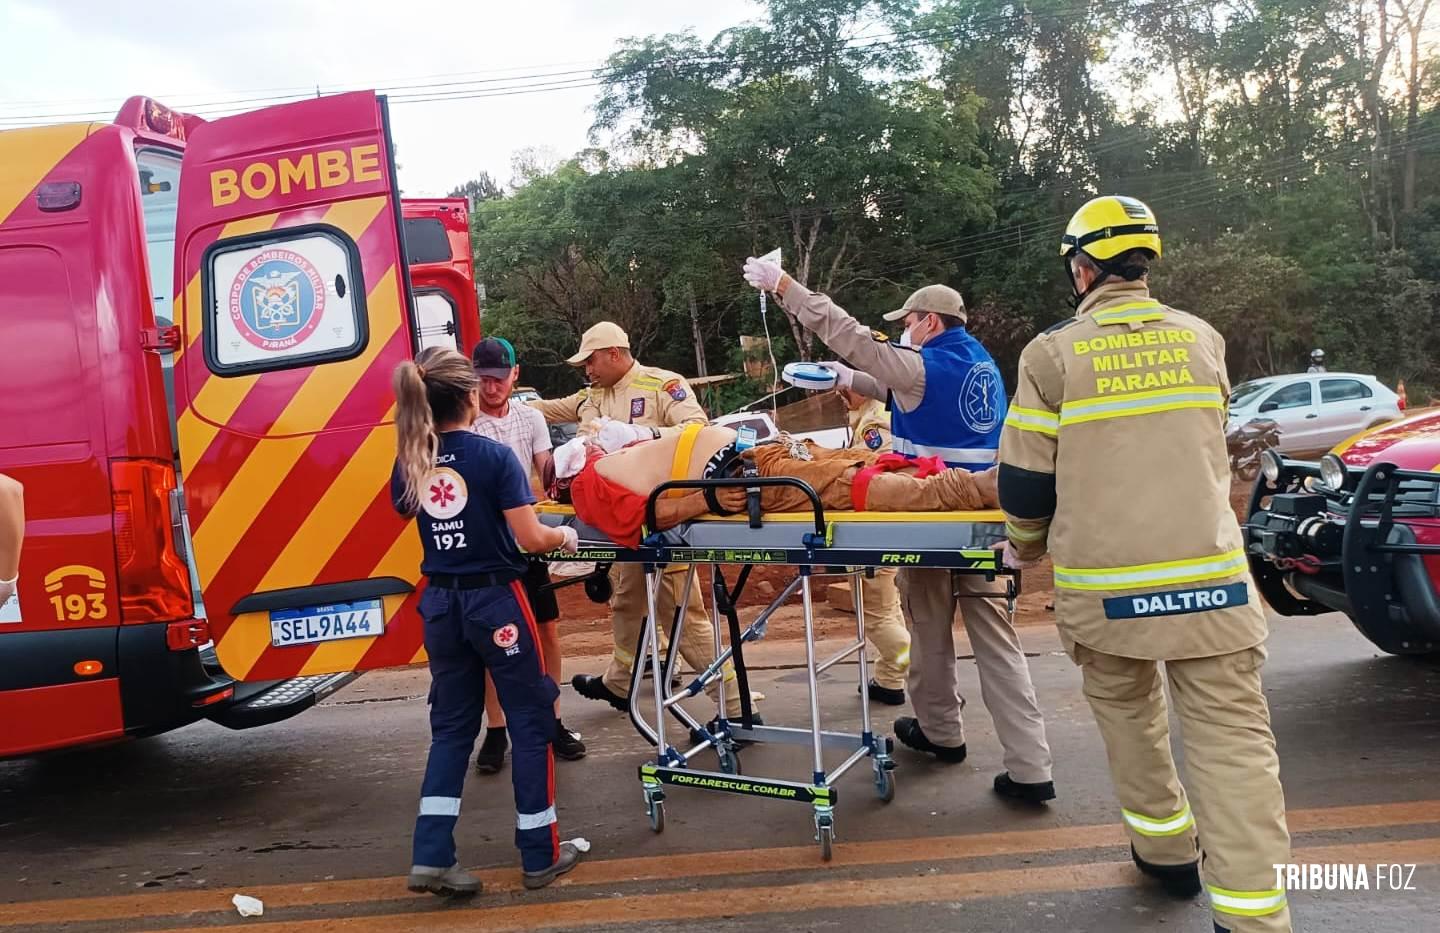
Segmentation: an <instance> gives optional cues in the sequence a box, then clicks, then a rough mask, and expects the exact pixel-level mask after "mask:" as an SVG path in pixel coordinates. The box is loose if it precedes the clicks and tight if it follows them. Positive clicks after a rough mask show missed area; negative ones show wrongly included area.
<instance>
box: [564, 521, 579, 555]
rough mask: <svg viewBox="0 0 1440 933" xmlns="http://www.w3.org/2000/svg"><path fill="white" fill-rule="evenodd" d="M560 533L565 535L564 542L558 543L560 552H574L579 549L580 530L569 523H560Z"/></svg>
mask: <svg viewBox="0 0 1440 933" xmlns="http://www.w3.org/2000/svg"><path fill="white" fill-rule="evenodd" d="M560 533H561V534H562V535H564V536H565V543H564V544H562V545H560V553H561V554H574V553H575V552H576V551H578V550H580V532H578V531H576V530H575V529H574V528H571V527H570V526H569V525H561V526H560Z"/></svg>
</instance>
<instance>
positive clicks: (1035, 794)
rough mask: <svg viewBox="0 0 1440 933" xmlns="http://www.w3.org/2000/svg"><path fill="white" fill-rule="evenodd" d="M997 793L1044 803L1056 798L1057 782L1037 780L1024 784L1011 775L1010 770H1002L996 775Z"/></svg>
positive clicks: (1012, 798) (1026, 800)
mask: <svg viewBox="0 0 1440 933" xmlns="http://www.w3.org/2000/svg"><path fill="white" fill-rule="evenodd" d="M995 793H997V794H999V795H1000V796H1001V797H1009V798H1010V799H1011V800H1023V801H1024V802H1025V803H1044V802H1045V801H1047V800H1054V799H1055V782H1054V781H1037V782H1035V783H1034V784H1022V783H1021V782H1020V781H1017V780H1015V779H1014V778H1012V777H1010V772H1008V771H1002V772H1001V773H999V774H997V775H995Z"/></svg>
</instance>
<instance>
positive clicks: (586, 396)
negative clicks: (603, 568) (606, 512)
mask: <svg viewBox="0 0 1440 933" xmlns="http://www.w3.org/2000/svg"><path fill="white" fill-rule="evenodd" d="M612 326H613V325H612ZM616 330H617V331H618V330H619V328H616ZM622 333H623V332H622ZM530 404H531V405H533V406H534V407H536V408H538V409H540V413H541V414H543V415H544V416H545V420H546V421H547V422H549V423H551V424H555V423H563V422H568V421H578V422H579V423H580V424H581V425H584V424H587V423H589V422H591V421H594V420H595V419H596V418H601V417H608V418H612V419H614V420H616V421H624V422H628V423H630V424H638V425H641V426H642V427H648V428H654V429H656V430H657V431H658V432H659V434H660V435H662V436H663V435H667V434H672V433H679V432H680V431H681V430H683V429H684V426H685V425H687V424H706V423H708V422H709V420H710V419H709V418H707V417H706V415H705V409H703V408H701V407H700V403H699V402H698V401H697V400H696V399H695V393H694V392H693V391H692V390H691V389H690V385H689V383H687V382H686V381H685V379H684V377H683V376H680V375H679V374H677V373H672V372H670V371H669V370H667V369H659V368H657V367H654V366H641V365H640V364H639V363H638V362H637V363H636V364H635V365H634V366H632V367H631V368H630V371H629V372H627V373H626V374H625V375H624V376H622V377H621V378H620V380H619V381H618V382H616V383H615V385H613V386H611V387H610V388H608V389H602V388H599V387H596V386H592V387H589V388H585V389H581V390H580V391H579V392H576V393H575V394H574V395H569V396H566V397H565V398H561V399H546V400H540V401H533V402H531V403H530ZM688 569H689V567H688V565H684V564H680V565H672V566H670V567H668V568H667V569H666V573H665V580H664V582H663V583H662V584H661V586H660V589H659V592H658V593H657V594H656V611H657V612H658V613H659V617H660V623H661V625H660V632H661V637H662V639H663V638H664V633H665V632H668V631H669V628H670V623H671V620H673V619H674V618H675V604H676V603H677V602H679V601H680V599H681V597H682V596H683V595H684V589H685V572H686V571H687V570H688ZM610 579H611V581H612V584H613V585H614V593H613V594H612V595H611V597H610V624H611V627H612V629H613V635H614V640H615V651H614V655H613V657H612V658H611V660H610V666H609V667H608V668H606V670H605V675H604V682H605V686H606V687H607V688H609V690H610V691H611V692H612V693H614V694H615V695H617V696H621V697H624V696H629V695H630V671H631V668H632V667H634V664H635V648H636V646H637V645H638V644H639V642H640V633H641V631H642V630H643V629H644V622H645V570H644V568H643V567H641V566H640V565H639V564H614V565H613V566H611V568H610ZM704 596H705V593H704V588H703V587H702V585H701V582H700V580H698V579H697V580H696V581H695V584H694V586H693V587H692V588H691V590H690V601H689V603H688V604H687V605H686V609H685V625H684V628H683V629H682V630H681V633H680V655H681V657H683V658H684V659H685V661H686V662H687V663H688V664H689V665H690V667H691V668H692V669H693V670H696V671H702V670H704V669H705V668H706V667H708V666H709V664H710V662H711V661H713V660H715V630H714V623H713V622H712V621H711V619H710V616H709V614H708V613H706V611H705V600H704ZM734 677H735V673H734V671H733V670H732V669H730V668H727V669H726V672H725V679H726V681H727V684H730V683H733V680H734ZM725 700H726V715H727V716H735V717H738V716H739V715H740V695H739V693H738V692H737V691H736V690H734V689H728V688H727V690H726V693H725Z"/></svg>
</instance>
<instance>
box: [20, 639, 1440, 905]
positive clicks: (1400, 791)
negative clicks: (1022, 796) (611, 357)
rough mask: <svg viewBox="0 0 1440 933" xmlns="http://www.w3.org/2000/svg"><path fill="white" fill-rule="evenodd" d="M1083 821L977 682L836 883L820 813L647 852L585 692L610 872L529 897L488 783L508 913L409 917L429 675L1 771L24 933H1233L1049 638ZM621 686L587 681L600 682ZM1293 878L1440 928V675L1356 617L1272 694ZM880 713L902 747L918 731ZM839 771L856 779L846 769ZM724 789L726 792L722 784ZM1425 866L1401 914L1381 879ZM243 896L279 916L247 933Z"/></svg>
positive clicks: (1040, 663) (1395, 894) (488, 834)
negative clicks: (1017, 759) (1337, 882)
mask: <svg viewBox="0 0 1440 933" xmlns="http://www.w3.org/2000/svg"><path fill="white" fill-rule="evenodd" d="M1023 637H1024V640H1025V642H1026V646H1027V648H1028V649H1029V650H1030V651H1031V652H1032V655H1033V656H1032V659H1031V665H1032V670H1033V672H1034V676H1035V680H1036V683H1037V687H1038V690H1039V693H1040V699H1041V703H1042V706H1043V708H1044V710H1045V713H1046V716H1047V721H1048V725H1049V730H1050V740H1051V744H1052V746H1053V748H1054V751H1055V757H1056V762H1057V773H1056V782H1057V789H1058V791H1059V794H1060V797H1059V799H1058V800H1057V801H1056V802H1055V803H1054V804H1053V805H1052V806H1050V807H1048V808H1042V809H1039V810H1030V809H1017V808H1015V807H1013V806H1010V805H1007V804H1006V803H1005V802H1004V801H1001V800H999V799H997V798H995V797H994V795H993V794H992V793H991V791H990V789H989V788H990V781H991V777H992V775H993V774H994V773H995V772H997V771H999V770H1000V764H999V762H1000V751H999V747H998V745H997V744H996V742H995V739H994V734H993V732H992V730H991V726H990V721H989V718H988V716H987V714H986V713H985V711H984V707H983V705H982V704H981V703H980V701H979V689H978V685H977V682H976V677H975V668H974V665H973V663H969V662H967V663H966V664H964V665H963V667H962V671H963V678H964V688H965V692H966V694H967V696H969V697H970V704H969V706H968V708H967V725H968V729H969V733H970V734H969V747H970V758H969V760H968V761H966V762H965V763H964V764H962V765H957V766H946V765H940V764H938V763H935V762H933V761H929V760H926V759H924V758H922V757H918V756H915V755H912V754H908V753H907V752H906V751H905V750H903V749H901V750H898V751H897V759H898V761H899V765H900V768H899V770H898V771H897V778H898V785H899V786H898V794H897V796H896V799H895V800H894V802H893V803H890V804H884V803H881V802H880V801H879V800H878V799H876V797H875V794H874V792H873V789H872V785H871V782H870V779H869V772H868V770H863V769H862V770H857V771H855V772H852V773H851V774H850V775H847V776H846V777H844V778H842V779H841V780H840V782H839V785H838V786H839V788H840V800H839V806H838V810H837V817H836V831H837V840H836V846H835V859H834V861H833V862H831V863H829V864H825V863H822V862H821V860H820V857H819V851H818V847H817V846H816V845H815V843H814V841H813V834H812V828H811V819H810V812H809V810H808V809H807V808H806V807H804V806H802V805H799V804H795V803H791V802H784V801H768V800H755V799H748V798H737V797H732V796H728V795H720V794H713V793H707V792H704V791H699V790H691V789H684V788H676V789H673V790H672V792H671V794H670V798H669V801H668V803H667V817H668V826H667V828H666V830H665V832H664V833H663V834H660V835H656V834H654V833H652V832H651V831H650V828H649V824H648V822H647V820H646V816H645V811H644V807H643V804H642V802H641V795H640V790H639V782H638V779H637V776H636V766H637V765H639V764H640V763H641V762H642V761H643V760H644V759H645V757H646V754H647V750H648V746H647V745H646V744H645V743H644V742H643V740H641V739H640V738H639V737H638V736H637V735H636V734H635V733H634V731H633V730H632V729H631V727H630V725H629V723H628V722H627V721H626V720H625V719H624V718H622V717H620V716H618V715H616V714H614V713H612V712H610V711H609V710H608V708H607V707H603V706H600V705H599V704H595V703H591V702H588V701H585V700H583V699H581V698H579V697H577V696H576V695H575V694H574V693H573V692H572V691H571V690H570V689H569V687H568V686H567V687H566V688H565V690H564V697H563V701H562V702H563V703H564V705H565V720H566V722H567V723H568V724H570V725H571V726H572V727H574V728H577V729H579V730H580V731H581V732H582V733H583V734H584V737H585V741H586V742H587V743H588V744H589V746H590V749H591V754H590V756H589V757H588V758H587V759H586V760H584V761H581V762H559V763H558V764H557V782H558V793H559V802H560V811H561V833H562V837H564V838H570V837H574V836H580V835H583V836H585V837H586V838H587V839H589V840H590V841H591V843H592V844H593V849H592V851H591V853H590V855H589V858H588V860H587V862H586V863H585V864H584V865H582V866H581V867H580V868H579V869H577V870H576V871H575V872H574V873H573V874H571V875H570V876H568V877H567V878H565V879H562V881H561V882H560V883H557V884H556V885H554V886H552V887H551V888H550V889H547V890H545V891H542V892H538V893H535V892H525V891H523V890H522V889H521V887H520V884H519V874H518V869H517V868H516V857H515V852H514V850H513V848H512V838H513V831H512V829H511V827H512V826H513V825H514V824H513V819H514V818H513V812H514V811H513V802H512V799H511V795H510V787H509V769H508V766H507V769H506V771H504V772H502V774H501V775H499V776H497V777H489V778H477V777H473V776H472V777H471V778H470V779H469V781H468V782H467V787H466V795H465V804H464V812H463V813H462V815H461V823H460V830H459V841H460V845H461V857H462V860H463V861H464V862H465V863H466V864H467V865H471V866H476V867H478V869H479V871H480V874H481V876H482V878H483V879H484V881H485V885H486V891H485V893H484V894H482V895H481V896H480V897H478V898H476V899H474V900H472V901H470V902H468V903H460V904H447V903H445V902H442V901H440V900H439V899H436V898H431V897H420V896H415V895H411V894H409V893H408V892H407V891H406V890H405V887H404V883H403V873H404V872H405V870H406V869H407V867H408V863H409V839H410V831H411V828H412V821H413V818H414V813H415V806H416V798H417V796H418V790H419V783H420V775H421V772H422V770H423V767H424V756H425V750H426V744H427V729H426V721H425V705H424V693H425V688H426V684H427V677H426V674H425V673H424V672H423V671H392V672H380V673H374V674H370V675H367V676H366V677H364V678H362V679H361V680H359V681H358V682H356V683H355V684H353V685H352V686H351V687H349V688H347V689H346V690H344V691H342V692H341V693H340V694H338V695H336V696H335V697H333V698H331V699H330V700H329V701H327V702H326V703H324V704H323V705H322V706H320V707H319V708H317V709H314V710H311V711H310V712H308V713H305V714H303V715H301V716H299V717H297V718H295V719H292V720H290V721H288V722H285V723H282V724H279V725H277V726H272V727H269V728H265V729H257V730H252V731H249V732H238V733H237V732H230V731H227V730H225V729H223V728H220V727H217V726H212V725H210V724H208V723H206V724H199V725H196V726H192V727H190V728H187V729H184V730H181V731H179V732H175V733H172V734H170V735H167V736H162V737H160V738H156V739H150V740H147V741H143V742H136V743H132V744H129V745H125V746H118V747H112V748H108V749H101V750H95V751H89V752H83V753H75V754H69V755H63V756H56V757H51V758H47V759H42V760H34V761H23V762H6V763H0V933H30V931H35V930H54V929H63V930H67V931H73V933H88V931H92V930H93V931H101V930H105V931H111V930H115V931H130V930H174V929H211V928H215V927H224V926H245V927H248V928H254V929H263V930H266V931H270V930H285V931H289V930H296V931H329V930H346V931H361V933H382V931H401V930H432V931H445V930H452V929H453V930H461V929H464V930H475V929H483V930H487V931H501V930H535V929H546V930H576V931H579V930H595V929H606V928H612V929H619V928H624V929H627V930H641V931H682V930H694V929H698V928H702V927H703V928H704V929H706V930H710V931H716V933H732V931H735V933H738V931H747V933H748V931H762V930H779V929H784V930H795V931H821V930H837V931H838V930H843V929H851V928H861V929H863V928H871V929H893V930H959V929H965V930H984V931H991V930H993V931H1003V930H1023V931H1026V933H1040V931H1050V930H1057V931H1059V930H1066V931H1071V930H1094V931H1101V930H1104V931H1132V930H1134V931H1140V930H1145V931H1153V930H1175V931H1196V933H1201V931H1206V933H1208V931H1209V930H1210V929H1211V926H1210V922H1209V919H1208V910H1207V909H1206V907H1205V905H1204V904H1203V902H1202V901H1200V900H1196V901H1194V902H1179V903H1177V902H1174V901H1170V900H1166V899H1164V898H1163V897H1161V896H1160V895H1159V894H1157V893H1156V892H1154V891H1152V890H1150V889H1149V888H1147V887H1146V886H1144V885H1143V884H1141V883H1140V880H1139V876H1138V875H1137V874H1136V872H1135V871H1134V869H1133V868H1132V867H1131V866H1130V864H1129V862H1128V858H1127V850H1126V848H1125V844H1124V836H1123V834H1122V832H1121V831H1120V828H1119V825H1118V822H1117V815H1118V814H1117V809H1116V805H1115V803H1114V801H1113V798H1112V796H1111V793H1110V788H1109V781H1108V777H1107V775H1106V772H1105V763H1104V753H1103V749H1102V748H1101V747H1100V742H1099V738H1098V735H1097V733H1096V731H1095V728H1094V725H1093V723H1092V721H1091V719H1090V714H1089V711H1088V708H1087V707H1086V705H1085V702H1084V699H1083V697H1082V696H1081V695H1080V693H1079V676H1078V672H1077V671H1076V670H1075V669H1074V668H1073V667H1072V666H1071V664H1070V662H1069V661H1068V660H1067V659H1066V658H1065V657H1064V656H1063V654H1061V653H1060V652H1059V651H1058V643H1057V641H1056V639H1055V635H1054V632H1053V630H1052V629H1050V628H1048V627H1044V626H1040V627H1028V628H1026V629H1024V631H1023ZM762 647H767V650H765V651H763V652H758V653H757V655H758V656H757V659H756V662H757V666H758V667H759V668H761V669H758V670H756V671H755V675H754V679H755V685H756V686H757V688H758V689H760V690H761V691H763V692H764V693H765V694H766V697H767V702H766V711H767V720H768V721H769V722H771V723H782V724H793V725H804V724H805V717H806V716H807V704H806V699H805V688H804V678H803V676H802V674H801V672H800V671H799V670H797V669H796V667H795V666H794V665H795V662H796V661H797V660H798V657H799V655H798V648H799V646H798V645H796V644H794V643H789V644H786V643H781V644H778V645H772V646H762ZM598 663H599V662H598V660H597V661H590V662H588V663H587V662H579V661H577V662H575V663H573V664H572V665H571V666H570V668H569V669H570V670H581V669H597V668H596V665H598ZM854 685H855V668H854V666H853V665H852V666H845V665H841V666H839V667H837V668H835V669H833V670H832V671H830V672H828V673H827V675H826V676H825V677H824V680H823V683H822V704H821V708H822V711H823V713H824V715H825V716H826V723H827V727H829V728H847V727H853V726H854V724H855V722H856V720H857V719H858V711H857V709H856V707H857V705H858V704H857V703H856V699H855V686H854ZM1266 688H1267V692H1268V694H1269V697H1270V702H1271V707H1272V712H1273V717H1274V722H1275V730H1276V733H1277V736H1278V739H1279V743H1280V753H1281V761H1282V772H1283V779H1284V783H1285V788H1286V794H1287V805H1288V808H1289V810H1290V813H1291V816H1290V825H1291V829H1292V832H1293V834H1294V844H1295V850H1296V859H1297V861H1304V862H1326V863H1331V862H1333V863H1363V864H1365V865H1367V866H1368V874H1369V878H1370V882H1371V889H1370V890H1360V891H1327V892H1293V893H1292V894H1291V904H1292V909H1293V914H1294V917H1295V922H1296V929H1297V930H1366V931H1374V933H1385V931H1392V930H1393V931H1402V930H1403V931H1405V933H1414V931H1416V930H1426V929H1433V928H1434V927H1435V922H1436V921H1435V918H1436V917H1440V781H1437V774H1440V664H1434V663H1423V662H1416V661H1412V660H1407V659H1398V658H1389V657H1382V656H1379V655H1378V654H1377V653H1376V652H1375V651H1374V650H1372V649H1371V648H1370V647H1369V645H1368V643H1367V642H1365V641H1364V640H1363V639H1362V638H1361V637H1360V636H1359V635H1358V634H1357V633H1355V632H1354V631H1353V630H1352V629H1351V628H1350V627H1349V625H1348V623H1346V622H1345V621H1344V620H1343V619H1338V618H1334V617H1331V618H1324V619H1319V620H1307V621H1292V620H1277V621H1276V622H1275V624H1274V629H1273V635H1272V638H1271V645H1270V662H1269V664H1268V666H1267V669H1266ZM884 709H885V714H884V715H883V716H881V715H878V714H877V725H879V726H880V727H881V728H884V729H886V730H887V731H888V724H889V721H890V718H891V717H892V716H893V714H894V712H895V711H894V710H892V709H890V708H884ZM741 754H742V762H743V769H744V771H745V772H746V773H747V774H758V775H764V776H771V777H783V778H789V779H797V780H805V779H806V778H807V775H808V771H809V766H808V763H807V758H806V753H805V751H804V750H800V749H787V748H781V747H775V746H767V747H761V746H757V747H753V748H749V749H746V750H745V751H743V752H742V753H741ZM831 764H832V765H833V764H834V762H832V763H831ZM707 766H708V765H707ZM1391 864H1396V865H1410V864H1413V865H1415V866H1416V867H1415V868H1414V870H1413V872H1411V871H1410V870H1408V869H1400V870H1399V872H1400V875H1399V877H1398V881H1399V882H1400V885H1401V886H1402V887H1404V886H1407V885H1408V887H1409V888H1410V890H1389V889H1388V888H1389V885H1390V881H1391V880H1392V879H1391V873H1389V872H1388V870H1387V871H1386V872H1385V873H1384V875H1385V877H1384V881H1385V885H1384V889H1379V890H1377V889H1376V883H1375V869H1374V866H1375V865H1391ZM236 893H244V894H249V895H252V896H255V897H259V898H260V899H261V900H262V901H263V902H264V904H265V914H264V916H263V917H261V918H253V919H242V918H240V917H239V915H238V914H237V912H236V911H235V909H234V908H233V907H232V906H231V903H230V900H231V897H232V895H234V894H236Z"/></svg>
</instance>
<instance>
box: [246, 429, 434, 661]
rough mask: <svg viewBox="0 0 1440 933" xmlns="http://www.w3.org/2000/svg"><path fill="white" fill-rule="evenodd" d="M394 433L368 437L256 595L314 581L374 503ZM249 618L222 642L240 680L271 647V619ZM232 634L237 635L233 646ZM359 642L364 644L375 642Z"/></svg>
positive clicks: (375, 433) (385, 476) (387, 431)
mask: <svg viewBox="0 0 1440 933" xmlns="http://www.w3.org/2000/svg"><path fill="white" fill-rule="evenodd" d="M394 413H395V409H394V407H393V406H392V407H391V409H390V411H389V412H387V413H386V416H385V420H386V421H389V420H391V418H393V417H394ZM393 430H394V429H393V428H391V427H390V426H389V425H386V426H384V427H379V428H375V429H374V430H373V431H371V432H370V436H369V437H367V438H366V439H365V442H364V443H363V444H361V445H360V449H359V450H357V451H356V452H355V456H353V457H351V458H350V460H349V462H347V463H346V464H345V467H344V468H343V469H342V470H341V471H340V475H339V476H337V477H336V478H335V481H334V482H333V483H332V484H331V485H330V488H329V489H327V490H326V491H325V494H324V495H322V496H321V497H320V500H319V501H318V502H317V503H316V504H315V508H314V509H313V510H312V511H311V512H310V515H309V517H307V518H306V519H305V523H304V524H303V525H301V526H300V528H299V529H298V530H297V531H296V532H295V535H294V536H293V537H292V538H291V539H290V540H289V542H288V543H286V545H285V549H284V550H283V551H281V552H280V556H279V557H277V558H276V559H275V562H274V563H272V564H271V565H270V567H269V569H268V570H266V571H265V576H264V577H263V578H262V579H261V581H260V584H259V586H257V587H256V589H257V590H258V591H261V592H264V591H265V590H274V589H280V588H282V587H286V586H304V585H305V584H307V583H310V582H312V581H314V579H315V577H316V575H317V574H319V572H320V569H321V568H322V567H324V566H325V563H326V562H327V561H328V560H329V559H330V557H331V555H333V554H334V553H335V548H336V547H337V546H338V545H339V543H340V541H342V540H343V539H344V538H345V537H346V536H347V535H349V534H350V532H351V530H352V529H354V527H355V523H356V522H358V521H359V520H360V516H361V514H363V513H364V511H365V509H366V508H367V507H368V506H369V504H370V501H371V499H373V498H374V496H375V490H376V489H380V488H383V486H384V484H385V482H386V481H387V479H388V474H389V463H390V454H391V453H392V452H393V451H392V446H393V444H394V435H393V433H392V432H393ZM416 566H419V565H418V564H417V565H416ZM392 611H393V610H392ZM248 615H249V614H247V617H244V618H239V619H236V620H235V622H234V624H232V625H231V627H230V630H229V631H227V632H226V633H225V638H224V639H223V643H224V650H225V655H224V664H225V669H226V671H228V672H229V673H230V675H231V676H232V677H239V678H241V679H243V678H244V677H245V674H246V673H248V672H249V671H250V670H251V669H252V668H253V667H254V666H255V664H256V662H257V661H259V660H260V657H261V655H263V654H264V653H265V650H266V649H268V648H269V647H270V622H269V617H268V616H266V615H265V614H264V613H258V614H256V615H255V617H254V618H249V617H248ZM232 634H233V635H234V636H235V637H234V638H233V643H232V637H231V636H232ZM360 640H362V641H364V642H365V643H366V644H369V643H370V642H371V641H373V639H360Z"/></svg>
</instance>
